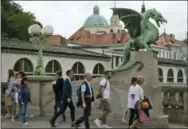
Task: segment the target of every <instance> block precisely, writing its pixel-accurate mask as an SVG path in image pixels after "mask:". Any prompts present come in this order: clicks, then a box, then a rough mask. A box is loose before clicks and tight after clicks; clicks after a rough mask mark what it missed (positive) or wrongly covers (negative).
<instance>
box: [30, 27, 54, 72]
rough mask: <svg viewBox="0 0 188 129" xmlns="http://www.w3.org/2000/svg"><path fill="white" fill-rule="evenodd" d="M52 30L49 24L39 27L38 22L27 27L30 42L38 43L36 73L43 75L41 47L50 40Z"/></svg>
mask: <svg viewBox="0 0 188 129" xmlns="http://www.w3.org/2000/svg"><path fill="white" fill-rule="evenodd" d="M53 32H54V29H53V27H52V26H50V25H46V26H44V27H43V28H41V27H40V26H39V25H38V24H34V25H31V26H30V27H29V28H28V33H29V34H30V41H31V42H32V43H36V44H38V49H39V50H38V59H37V66H36V68H35V74H36V75H44V73H45V70H44V67H43V49H44V46H45V44H47V43H48V42H49V41H51V40H50V39H51V36H52V34H53Z"/></svg>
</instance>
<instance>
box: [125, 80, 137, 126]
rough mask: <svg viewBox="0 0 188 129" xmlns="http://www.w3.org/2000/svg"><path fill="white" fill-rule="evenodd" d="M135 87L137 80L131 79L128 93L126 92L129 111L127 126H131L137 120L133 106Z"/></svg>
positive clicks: (134, 102)
mask: <svg viewBox="0 0 188 129" xmlns="http://www.w3.org/2000/svg"><path fill="white" fill-rule="evenodd" d="M136 85H137V78H136V77H132V80H131V86H130V88H129V92H128V104H127V107H128V109H129V110H130V117H129V126H131V125H132V123H133V120H134V119H138V112H137V110H136V109H135V104H136V98H135V97H136V93H135V87H136Z"/></svg>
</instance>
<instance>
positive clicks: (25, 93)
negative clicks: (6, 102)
mask: <svg viewBox="0 0 188 129" xmlns="http://www.w3.org/2000/svg"><path fill="white" fill-rule="evenodd" d="M19 94H20V95H19V96H20V97H19V99H20V100H19V101H21V102H23V103H26V104H27V103H29V102H31V94H30V89H29V87H28V86H27V85H21V86H20V93H19Z"/></svg>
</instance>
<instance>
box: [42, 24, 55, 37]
mask: <svg viewBox="0 0 188 129" xmlns="http://www.w3.org/2000/svg"><path fill="white" fill-rule="evenodd" d="M53 32H54V28H53V27H52V26H50V25H46V26H44V27H43V28H42V30H41V33H42V34H44V35H53Z"/></svg>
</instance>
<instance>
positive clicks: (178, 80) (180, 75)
mask: <svg viewBox="0 0 188 129" xmlns="http://www.w3.org/2000/svg"><path fill="white" fill-rule="evenodd" d="M177 77H178V78H177V82H180V83H182V82H183V72H182V70H179V71H178V76H177Z"/></svg>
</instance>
